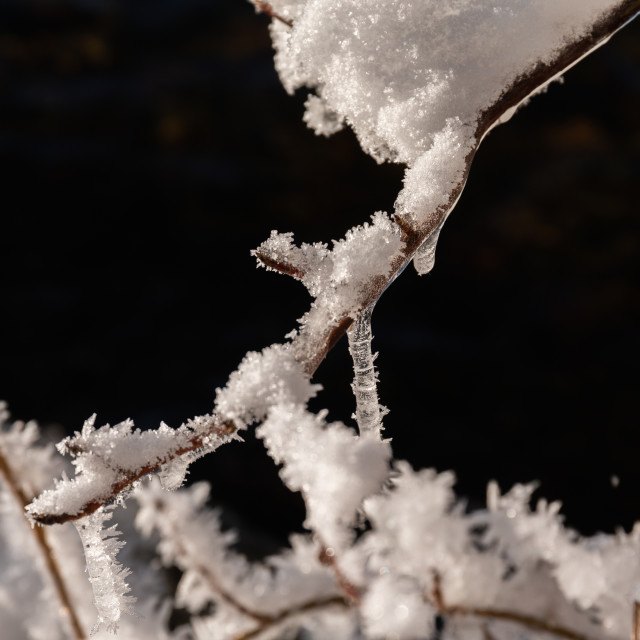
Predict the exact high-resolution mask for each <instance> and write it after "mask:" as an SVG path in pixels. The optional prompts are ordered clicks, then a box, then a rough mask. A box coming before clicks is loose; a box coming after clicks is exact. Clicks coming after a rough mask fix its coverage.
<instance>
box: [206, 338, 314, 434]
mask: <svg viewBox="0 0 640 640" xmlns="http://www.w3.org/2000/svg"><path fill="white" fill-rule="evenodd" d="M320 388H321V387H320V385H317V384H311V382H310V381H309V377H308V376H307V375H306V374H305V373H304V372H303V370H302V367H301V365H300V364H299V363H298V361H297V360H296V359H295V358H294V356H293V352H292V351H291V349H290V348H289V347H288V346H287V345H281V344H275V345H272V346H270V347H267V348H266V349H263V350H262V351H261V352H260V353H256V352H255V351H250V352H249V353H247V355H246V356H245V357H244V358H243V360H242V362H241V363H240V366H239V367H238V369H237V370H236V371H234V372H233V373H232V374H231V375H230V376H229V381H228V382H227V386H226V387H224V388H223V389H218V390H217V393H216V412H217V414H218V415H219V416H220V417H222V418H223V419H225V420H233V421H234V423H235V424H236V425H237V426H238V427H239V428H241V427H242V426H244V425H246V424H248V423H251V422H253V421H255V420H260V419H262V418H263V417H264V416H265V415H266V414H267V412H268V411H269V409H270V408H271V407H272V406H275V405H277V404H281V403H288V402H290V403H301V404H304V403H306V402H307V401H308V400H309V399H310V398H312V397H313V396H315V395H316V392H317V391H318V390H319V389H320Z"/></svg>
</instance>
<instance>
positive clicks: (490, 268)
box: [0, 0, 640, 548]
mask: <svg viewBox="0 0 640 640" xmlns="http://www.w3.org/2000/svg"><path fill="white" fill-rule="evenodd" d="M267 24H268V19H267V18H266V17H265V16H256V15H255V13H254V11H253V9H252V7H251V6H250V5H249V4H248V3H245V2H243V1H242V0H225V1H222V0H220V1H216V0H144V1H142V0H127V1H125V0H122V1H118V2H116V1H115V0H114V1H108V0H104V1H100V0H93V1H90V0H84V1H80V0H77V1H75V2H73V1H71V0H58V1H56V0H50V1H35V0H19V1H18V0H15V1H13V2H7V1H6V0H5V1H4V2H3V3H2V4H0V163H1V165H2V166H1V169H2V172H1V175H2V185H1V189H2V195H3V206H2V213H1V218H0V220H1V226H0V295H1V300H2V315H1V318H2V328H1V334H2V343H1V344H2V346H1V351H0V354H1V355H0V364H1V367H0V397H2V398H5V399H6V400H7V401H8V402H9V403H10V408H11V410H12V413H13V415H14V416H15V417H16V418H21V419H31V418H35V419H37V420H39V421H41V422H42V423H43V424H46V425H49V424H61V425H64V427H65V428H66V429H68V430H70V431H72V430H74V429H79V428H80V427H81V425H82V421H83V420H84V419H85V418H87V417H88V416H89V415H90V414H91V413H93V412H94V411H95V412H97V413H98V421H99V423H100V424H103V423H105V422H110V423H112V424H113V423H116V422H118V421H120V420H122V419H124V418H127V417H132V418H134V419H135V421H136V424H137V425H138V426H140V427H141V428H147V427H155V426H157V425H158V423H159V421H160V420H165V421H166V422H167V423H169V424H170V425H172V426H178V425H179V424H180V423H181V422H182V421H184V420H186V419H188V418H189V417H191V416H193V415H198V414H202V413H206V412H209V411H210V410H211V408H212V404H213V398H214V392H215V389H216V387H219V386H222V385H224V384H225V381H226V379H227V376H228V374H229V372H230V371H231V370H233V369H234V368H235V367H236V366H237V364H238V362H239V360H240V359H241V358H242V356H243V355H244V354H245V352H246V351H247V350H250V349H254V350H255V349H261V348H262V347H264V346H266V345H268V344H271V343H273V342H280V341H282V340H283V336H284V334H285V333H287V332H288V331H290V330H291V329H292V328H293V327H294V326H295V319H296V318H298V317H300V316H301V315H302V313H303V312H304V311H305V310H306V308H307V306H308V303H309V300H308V296H307V294H306V291H305V290H304V289H303V288H302V286H301V285H300V284H299V283H296V282H294V281H292V280H289V279H287V278H284V277H281V276H277V275H276V274H273V273H267V272H265V271H262V270H261V271H256V269H255V262H254V260H253V259H252V258H251V257H250V255H249V251H250V249H252V248H255V247H256V246H257V245H258V244H259V243H260V242H261V241H262V240H264V239H265V238H266V237H268V235H269V231H270V230H271V229H278V230H280V231H294V232H295V234H296V239H297V240H299V241H307V242H312V241H330V240H331V239H332V238H338V237H341V236H342V235H343V234H344V232H345V231H346V230H347V229H348V228H349V227H351V226H353V225H354V224H358V223H361V222H363V221H364V220H366V219H368V217H369V216H370V215H371V214H372V213H373V212H374V211H376V210H387V211H391V210H392V207H393V202H394V199H395V197H396V195H397V193H398V190H399V188H400V185H401V178H402V173H403V172H402V168H401V167H397V166H378V165H376V164H375V162H373V161H372V160H371V159H370V158H368V157H367V156H365V154H364V153H363V152H362V151H361V150H360V148H359V146H358V144H357V142H356V141H355V139H354V136H353V135H352V134H351V133H350V132H342V133H340V134H338V135H336V136H334V137H333V138H331V139H329V140H327V139H324V138H318V137H316V136H315V135H314V134H313V132H311V131H310V130H308V129H306V128H305V126H304V124H303V123H302V119H301V116H302V103H303V102H304V99H305V97H306V96H305V92H300V93H299V95H296V96H295V97H289V96H287V95H286V94H285V92H284V90H283V89H282V88H281V86H280V84H279V81H278V79H277V76H276V74H275V72H274V70H273V63H272V52H271V45H270V40H269V37H268V33H267ZM639 26H640V25H638V24H634V25H632V26H631V27H629V28H627V29H626V30H625V31H624V32H623V33H621V34H620V35H618V36H616V37H615V38H614V39H613V41H612V42H611V43H609V44H608V45H606V46H605V47H603V48H602V49H601V50H599V51H598V52H596V53H595V54H593V55H592V56H591V57H590V58H589V59H588V60H586V61H585V62H583V63H581V64H580V65H578V67H577V68H576V69H574V70H572V71H571V72H569V73H568V74H567V75H566V79H565V83H564V85H563V86H561V85H559V84H556V85H554V86H552V87H551V88H550V89H549V91H548V92H547V94H546V95H544V96H540V97H537V98H535V99H534V100H533V102H532V103H531V105H529V106H528V107H527V108H526V109H524V110H522V112H521V113H518V114H517V115H516V117H514V118H513V120H512V121H511V122H509V123H508V124H506V125H504V126H503V127H500V128H499V129H498V130H496V131H495V132H493V133H492V134H491V135H490V136H489V138H488V139H487V140H486V141H485V142H484V144H483V147H482V149H481V151H480V152H479V154H478V155H477V157H476V161H475V165H474V168H473V169H472V171H471V176H470V179H469V182H468V186H467V188H466V190H465V192H464V194H463V197H462V199H461V200H460V203H459V205H458V207H457V209H456V210H455V212H454V214H453V215H452V216H451V218H450V219H449V221H448V223H447V225H446V227H445V230H444V231H443V233H442V236H441V240H440V244H439V248H438V259H437V262H436V268H435V270H434V272H433V273H432V274H430V275H429V276H426V277H423V278H418V276H417V275H416V274H415V272H414V271H413V270H407V272H406V273H405V274H404V275H403V276H402V278H401V279H400V280H399V281H398V282H396V283H395V284H394V285H393V287H391V289H390V290H389V291H388V292H387V293H386V294H385V296H384V297H383V298H382V299H381V301H380V303H379V305H378V308H377V310H376V313H375V315H374V333H375V336H376V339H375V342H374V347H375V348H376V349H377V350H379V351H380V353H381V355H380V358H379V360H378V364H379V366H380V371H381V376H380V377H381V383H380V395H381V401H382V402H383V403H384V404H386V405H387V406H389V408H390V409H391V413H390V414H389V416H388V417H387V419H386V426H387V431H386V434H387V435H388V436H389V437H392V438H393V446H394V451H395V454H396V456H397V457H401V458H407V459H409V460H410V461H411V462H412V464H414V465H415V466H416V467H422V466H427V465H428V466H435V467H437V468H438V469H440V470H445V469H449V468H452V469H454V470H455V471H456V473H457V475H458V477H459V490H460V492H461V493H462V494H464V495H468V496H470V498H471V502H472V504H479V503H481V502H482V501H483V499H484V497H483V496H484V490H485V489H484V488H485V486H486V482H487V481H488V480H489V479H492V478H495V479H497V480H498V481H499V482H500V484H501V486H502V487H503V488H508V487H509V486H511V484H512V483H514V482H517V481H531V480H539V481H540V482H541V491H540V495H544V496H546V497H549V498H552V499H560V500H562V501H563V503H564V513H565V514H566V515H567V519H568V522H569V524H570V525H572V526H574V527H577V528H578V529H580V530H581V531H582V532H584V533H591V532H594V531H596V530H599V529H604V530H607V531H610V530H612V529H613V527H614V526H615V525H616V524H620V525H623V526H625V527H627V528H628V527H629V526H630V525H631V524H632V523H633V522H634V520H635V519H636V518H638V517H640V504H639V502H638V500H637V497H636V496H637V486H638V481H639V480H640V469H639V467H638V464H637V458H638V451H639V450H640V430H639V429H638V427H639V426H640V400H639V397H638V396H639V394H638V384H639V383H640V370H639V369H640V367H639V364H638V362H639V358H640V340H639V338H638V329H639V327H640V275H639V274H640V222H639V217H638V204H637V195H636V193H637V186H638V175H639V174H640V127H639V125H638V114H640V37H639V34H640V31H639ZM350 367H351V365H350V362H349V359H348V355H347V351H346V344H344V343H341V344H339V345H338V347H337V348H336V349H335V350H334V352H332V353H331V354H330V356H329V358H328V359H327V361H326V362H325V363H324V364H323V365H322V367H321V369H320V370H319V372H318V375H317V380H318V381H320V382H322V384H323V385H324V386H325V392H323V393H322V394H321V396H320V398H319V399H318V400H317V401H314V405H313V406H314V408H316V409H317V408H321V407H328V408H329V410H330V414H329V417H330V418H331V419H342V420H345V421H349V419H350V418H349V416H350V414H351V411H352V410H353V406H352V405H353V400H352V397H351V395H350V389H349V382H350V379H351V372H350ZM614 474H615V475H617V476H618V477H619V479H620V485H619V487H617V488H616V487H614V486H612V484H611V476H612V475H614ZM192 475H193V477H204V476H207V477H209V478H211V480H212V482H213V499H214V501H215V502H216V503H218V504H221V505H223V506H224V508H225V509H226V512H227V513H228V514H230V522H233V523H235V524H236V525H237V526H240V527H241V528H242V530H243V531H245V532H249V531H253V532H256V533H257V537H256V539H257V540H259V541H260V542H259V544H260V545H264V546H265V548H268V547H269V543H268V542H265V541H268V540H274V541H276V542H278V541H280V542H281V541H282V540H283V539H284V535H285V533H286V532H288V531H289V530H291V529H293V528H300V526H301V520H302V517H303V515H302V508H301V503H300V500H299V497H298V496H296V495H292V494H289V493H288V492H287V491H286V490H283V489H281V487H280V483H279V480H278V478H277V471H276V468H275V467H274V465H273V464H272V463H271V461H270V460H269V459H268V458H267V456H266V455H265V453H264V450H263V449H262V445H261V444H260V443H259V442H255V441H254V440H252V438H251V436H250V435H249V436H248V442H247V443H245V444H238V443H235V444H232V445H229V446H227V447H226V448H224V449H222V450H220V451H219V452H218V453H216V454H215V455H214V456H209V457H208V458H206V459H205V460H203V461H201V462H200V463H198V465H196V467H195V469H194V471H193V474H192ZM245 536H247V537H248V536H249V534H248V533H245Z"/></svg>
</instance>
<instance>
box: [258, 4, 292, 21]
mask: <svg viewBox="0 0 640 640" xmlns="http://www.w3.org/2000/svg"><path fill="white" fill-rule="evenodd" d="M251 3H252V4H253V5H254V6H255V8H256V9H257V10H258V11H259V12H261V13H265V14H266V15H268V16H269V17H270V18H275V19H276V20H279V21H280V22H282V23H283V24H286V25H287V27H293V21H292V20H288V19H287V18H284V17H282V16H281V15H278V14H277V13H276V12H275V11H274V10H273V7H272V6H271V5H270V4H269V3H268V2H263V1H262V0H251Z"/></svg>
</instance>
